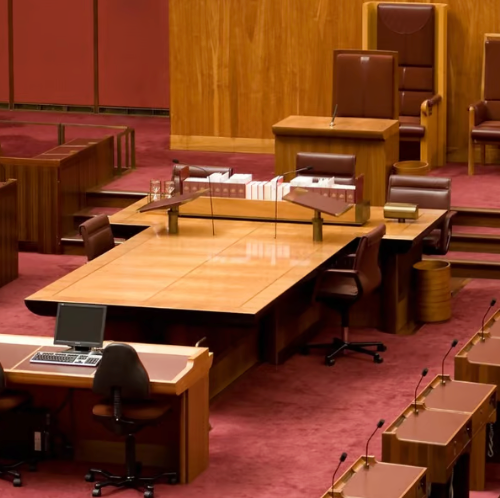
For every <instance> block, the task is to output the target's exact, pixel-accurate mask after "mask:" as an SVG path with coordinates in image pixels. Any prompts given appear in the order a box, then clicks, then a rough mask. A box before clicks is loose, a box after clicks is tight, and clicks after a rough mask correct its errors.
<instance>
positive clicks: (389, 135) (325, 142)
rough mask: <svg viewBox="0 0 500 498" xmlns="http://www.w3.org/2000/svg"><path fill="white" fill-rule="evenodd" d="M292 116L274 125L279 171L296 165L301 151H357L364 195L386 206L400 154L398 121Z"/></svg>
mask: <svg viewBox="0 0 500 498" xmlns="http://www.w3.org/2000/svg"><path fill="white" fill-rule="evenodd" d="M331 120H332V118H331V117H316V116H289V117H288V118H286V119H284V120H283V121H280V122H279V123H276V124H275V125H273V133H274V135H275V157H276V166H275V171H276V174H277V175H281V174H283V173H284V172H285V171H290V170H293V169H295V163H296V157H297V153H298V152H326V153H336V154H354V155H355V156H356V175H357V176H358V175H361V174H364V175H365V185H364V199H365V200H367V201H370V204H371V205H372V206H383V205H384V204H385V198H386V193H387V183H388V178H389V174H390V171H391V168H392V166H393V164H394V163H395V162H397V161H398V158H399V122H398V121H397V120H393V119H370V118H336V119H335V123H334V125H333V126H332V127H330V126H329V125H330V122H331Z"/></svg>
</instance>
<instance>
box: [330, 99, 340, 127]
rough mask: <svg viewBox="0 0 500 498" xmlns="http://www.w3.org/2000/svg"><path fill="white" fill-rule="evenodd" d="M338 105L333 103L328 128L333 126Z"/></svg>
mask: <svg viewBox="0 0 500 498" xmlns="http://www.w3.org/2000/svg"><path fill="white" fill-rule="evenodd" d="M338 107H339V105H338V104H335V109H334V110H333V114H332V120H331V121H330V128H333V126H334V122H335V118H336V117H337V109H338Z"/></svg>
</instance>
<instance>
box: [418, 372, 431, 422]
mask: <svg viewBox="0 0 500 498" xmlns="http://www.w3.org/2000/svg"><path fill="white" fill-rule="evenodd" d="M428 373H429V369H428V368H424V369H423V370H422V375H421V376H420V380H419V381H418V384H417V387H416V388H415V413H416V414H418V408H417V392H418V388H419V386H420V383H421V382H422V380H423V379H424V377H425V376H426V375H427V374H428Z"/></svg>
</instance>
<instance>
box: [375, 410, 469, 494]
mask: <svg viewBox="0 0 500 498" xmlns="http://www.w3.org/2000/svg"><path fill="white" fill-rule="evenodd" d="M417 408H418V413H416V412H415V408H414V406H413V405H412V406H411V407H408V408H407V409H406V410H405V411H404V412H403V413H402V414H401V415H400V416H399V417H398V418H397V419H396V420H395V421H394V422H393V423H392V424H391V425H390V426H389V427H388V428H387V429H386V430H385V431H384V432H383V433H382V460H383V461H384V462H387V463H398V464H403V465H416V466H419V467H426V468H427V483H428V484H430V486H431V495H430V496H431V497H432V498H437V497H439V498H441V497H444V496H448V492H449V486H450V484H452V485H453V489H454V496H455V498H465V497H468V496H469V453H470V441H471V437H472V420H471V415H470V414H467V413H458V412H449V411H438V410H430V409H428V408H427V407H426V406H425V405H422V404H417Z"/></svg>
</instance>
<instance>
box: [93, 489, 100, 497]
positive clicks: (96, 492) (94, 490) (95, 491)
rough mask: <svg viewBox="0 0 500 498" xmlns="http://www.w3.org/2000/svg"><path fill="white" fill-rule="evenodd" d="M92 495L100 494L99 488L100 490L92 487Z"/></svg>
mask: <svg viewBox="0 0 500 498" xmlns="http://www.w3.org/2000/svg"><path fill="white" fill-rule="evenodd" d="M92 496H101V490H100V488H98V489H93V490H92Z"/></svg>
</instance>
